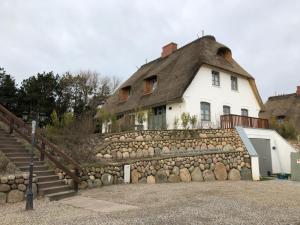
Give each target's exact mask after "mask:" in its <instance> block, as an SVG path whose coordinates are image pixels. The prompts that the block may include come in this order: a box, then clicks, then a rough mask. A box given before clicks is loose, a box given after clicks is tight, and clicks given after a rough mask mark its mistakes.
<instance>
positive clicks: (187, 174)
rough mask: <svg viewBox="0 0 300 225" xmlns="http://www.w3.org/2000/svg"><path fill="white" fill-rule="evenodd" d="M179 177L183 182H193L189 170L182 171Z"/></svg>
mask: <svg viewBox="0 0 300 225" xmlns="http://www.w3.org/2000/svg"><path fill="white" fill-rule="evenodd" d="M179 176H180V179H181V181H182V182H191V180H192V177H191V174H190V172H189V170H188V169H187V168H183V169H180V173H179Z"/></svg>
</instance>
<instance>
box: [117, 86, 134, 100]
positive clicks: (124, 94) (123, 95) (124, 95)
mask: <svg viewBox="0 0 300 225" xmlns="http://www.w3.org/2000/svg"><path fill="white" fill-rule="evenodd" d="M131 94H132V91H131V87H130V86H127V87H123V88H121V90H120V93H119V98H120V101H121V102H125V101H127V100H128V98H129V97H130V96H131Z"/></svg>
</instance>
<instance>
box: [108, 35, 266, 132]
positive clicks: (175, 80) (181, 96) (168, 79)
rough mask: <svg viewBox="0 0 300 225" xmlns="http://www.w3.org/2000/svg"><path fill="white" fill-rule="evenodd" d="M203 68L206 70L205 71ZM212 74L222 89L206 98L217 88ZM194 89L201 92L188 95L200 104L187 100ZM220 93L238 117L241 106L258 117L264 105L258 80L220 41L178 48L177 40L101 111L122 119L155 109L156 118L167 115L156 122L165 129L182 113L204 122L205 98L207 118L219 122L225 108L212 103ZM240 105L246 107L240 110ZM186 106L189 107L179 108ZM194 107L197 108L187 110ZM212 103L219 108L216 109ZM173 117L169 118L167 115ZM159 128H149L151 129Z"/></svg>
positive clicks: (206, 38)
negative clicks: (256, 80)
mask: <svg viewBox="0 0 300 225" xmlns="http://www.w3.org/2000/svg"><path fill="white" fill-rule="evenodd" d="M201 68H202V69H203V70H206V71H205V72H204V71H201ZM199 73H205V75H201V77H202V78H204V77H206V75H208V76H209V78H208V81H205V82H204V81H195V80H197V79H198V78H197V79H196V77H197V76H198V75H199ZM212 73H214V75H213V77H214V79H215V80H214V82H215V83H214V84H213V86H218V88H219V89H218V90H217V89H211V90H206V91H205V93H206V94H203V93H201V91H204V90H205V88H207V87H211V85H212V83H211V82H212V80H211V79H212V78H211V76H212ZM199 76H200V75H199ZM230 79H231V80H230ZM195 82H196V83H197V84H196V83H195ZM192 83H194V85H192ZM230 83H231V86H230ZM233 83H234V84H233ZM195 85H196V86H197V88H196V89H197V90H193V91H190V92H192V93H190V94H189V96H193V97H194V98H196V97H197V96H198V97H197V103H196V102H192V101H190V100H188V99H187V96H185V95H187V90H188V89H189V88H191V86H195ZM202 87H203V88H202ZM230 87H231V88H230ZM232 88H234V89H232ZM225 89H226V90H225ZM216 94H217V95H218V96H219V97H220V99H219V102H220V101H223V102H221V103H222V104H223V103H224V106H225V105H226V106H227V107H229V111H230V108H231V109H232V111H235V112H234V113H235V114H237V113H238V114H240V112H241V108H244V111H246V113H248V111H249V114H250V115H251V116H253V117H257V116H258V112H259V111H260V109H261V107H262V106H263V103H262V100H261V98H260V95H259V93H258V90H257V87H256V84H255V81H254V78H253V77H252V76H251V75H250V74H249V73H248V72H247V71H246V70H244V69H243V68H242V67H241V66H240V65H239V64H238V63H237V62H236V61H235V60H234V59H233V58H232V52H231V50H230V49H229V48H228V47H226V46H225V45H223V44H221V43H219V42H217V41H216V39H215V37H213V36H204V37H201V38H198V39H196V40H195V41H193V42H191V43H189V44H187V45H185V46H183V47H181V48H178V49H177V44H175V43H173V42H171V43H170V44H168V45H166V46H164V47H163V50H162V55H161V57H159V58H157V59H155V60H153V61H151V62H149V63H147V64H145V65H143V66H141V68H139V69H138V70H137V71H136V72H135V73H134V74H133V75H132V76H131V77H129V79H128V80H127V81H125V82H124V83H123V84H122V85H121V86H120V88H119V89H118V90H117V91H116V92H115V93H114V94H113V95H112V96H111V97H110V98H109V99H108V100H107V102H106V104H104V106H103V107H102V108H103V109H104V110H106V111H109V112H110V113H112V114H115V115H117V117H118V118H121V117H123V116H124V115H128V114H133V113H135V112H137V110H148V109H151V110H153V112H154V114H155V115H157V116H158V115H162V117H163V118H162V119H157V120H159V121H164V122H163V124H164V126H168V127H170V124H171V123H173V122H171V120H174V119H175V117H178V116H179V117H180V115H179V114H181V113H182V112H184V111H186V112H190V113H192V114H195V115H196V116H198V117H199V118H200V117H201V115H200V109H199V108H200V100H203V102H205V103H206V104H211V105H206V106H205V107H206V111H207V112H206V114H208V113H209V115H206V120H210V121H212V119H214V120H215V118H217V117H219V114H220V110H221V111H222V112H223V108H222V107H223V105H221V106H220V105H219V104H220V103H217V104H215V103H214V102H213V101H215V100H216V98H218V96H217V97H216V96H214V95H216ZM204 95H205V96H204ZM239 95H240V96H239ZM222 99H223V100H222ZM193 101H194V100H193ZM238 101H241V104H240V105H238V106H237V105H236V102H238ZM201 102H202V101H201ZM181 103H183V104H185V105H174V104H181ZM195 104H197V109H191V107H189V106H188V105H195ZM213 105H214V107H218V108H213V107H212V106H213ZM210 107H211V108H210ZM198 111H199V112H198ZM208 111H209V112H208ZM175 112H176V113H175ZM168 113H169V115H170V116H168V115H166V114H168ZM175 114H176V115H175ZM210 115H211V116H210ZM250 115H249V116H250ZM214 117H215V118H214ZM211 118H212V119H211ZM130 120H131V121H132V120H134V118H131V119H130ZM147 120H148V122H149V123H148V124H152V122H151V121H149V116H148V118H147ZM152 121H153V120H152ZM150 122H151V123H150ZM214 122H215V123H217V121H214ZM156 127H157V126H156V125H153V126H150V128H151V129H155V128H156ZM148 128H149V126H148Z"/></svg>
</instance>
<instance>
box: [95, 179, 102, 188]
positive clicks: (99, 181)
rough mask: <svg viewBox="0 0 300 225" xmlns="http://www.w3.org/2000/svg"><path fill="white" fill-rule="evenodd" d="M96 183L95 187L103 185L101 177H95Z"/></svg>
mask: <svg viewBox="0 0 300 225" xmlns="http://www.w3.org/2000/svg"><path fill="white" fill-rule="evenodd" d="M94 184H95V187H101V186H102V181H101V180H100V179H95V181H94Z"/></svg>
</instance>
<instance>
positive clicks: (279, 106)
mask: <svg viewBox="0 0 300 225" xmlns="http://www.w3.org/2000/svg"><path fill="white" fill-rule="evenodd" d="M259 116H260V117H261V118H265V119H276V120H277V121H278V122H281V121H283V120H290V121H293V122H294V124H295V125H296V127H297V128H298V130H299V131H300V86H298V87H297V91H296V93H293V94H287V95H279V96H271V97H269V98H268V101H267V102H266V104H265V107H264V110H263V111H262V112H261V113H260V114H259Z"/></svg>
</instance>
